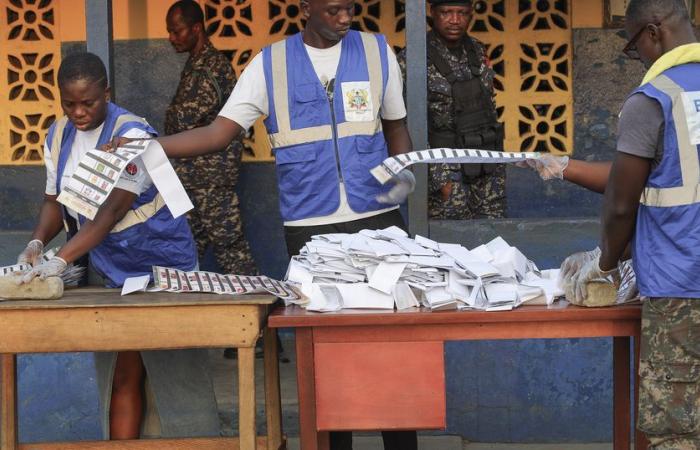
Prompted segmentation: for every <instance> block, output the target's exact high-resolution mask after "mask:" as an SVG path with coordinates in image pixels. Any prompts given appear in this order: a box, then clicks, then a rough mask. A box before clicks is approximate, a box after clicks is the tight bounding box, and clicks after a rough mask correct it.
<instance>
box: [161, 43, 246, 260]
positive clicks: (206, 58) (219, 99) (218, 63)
mask: <svg viewBox="0 0 700 450" xmlns="http://www.w3.org/2000/svg"><path fill="white" fill-rule="evenodd" d="M235 84H236V75H235V73H234V72H233V69H232V68H231V63H230V62H229V61H228V59H226V56H224V55H223V53H221V52H219V51H218V50H217V49H215V48H214V46H212V45H211V43H209V42H207V43H206V44H205V46H204V48H203V49H202V51H201V52H200V53H199V54H198V55H195V56H191V57H190V58H189V59H188V60H187V62H186V63H185V67H184V68H183V69H182V73H181V75H180V84H179V85H178V87H177V92H176V93H175V96H174V97H173V99H172V101H171V102H170V106H169V107H168V110H167V112H166V115H165V132H166V134H174V133H178V132H180V131H184V130H189V129H192V128H197V127H201V126H205V125H208V124H209V123H211V122H213V121H214V119H216V116H217V114H218V113H219V111H220V110H221V107H222V106H223V104H224V103H225V102H226V99H227V98H228V96H229V95H230V94H231V91H232V90H233V87H234V85H235ZM242 149H243V146H242V144H241V143H240V142H239V141H233V142H231V143H230V144H229V145H228V146H227V147H226V148H225V149H224V150H222V151H220V152H218V153H214V154H210V155H206V156H199V157H195V158H187V159H177V160H174V161H173V166H174V167H175V171H176V172H177V174H178V176H179V177H180V180H182V184H183V185H184V186H185V189H186V190H187V193H188V194H189V195H190V198H191V199H192V203H193V204H194V209H193V210H192V211H191V212H190V214H189V220H190V226H191V227H192V234H193V235H194V238H195V240H196V241H197V248H198V249H199V257H200V259H201V258H202V256H203V255H204V252H205V251H206V249H207V247H208V246H209V245H210V244H211V245H212V248H213V250H214V254H215V255H216V259H217V262H218V263H219V265H220V266H221V268H222V269H223V270H224V271H225V272H227V273H239V274H255V273H257V269H256V267H255V263H254V262H253V258H252V256H251V253H250V248H249V247H248V242H247V241H246V239H245V237H244V236H243V230H242V228H241V214H240V210H239V207H238V196H237V195H236V192H235V186H236V182H237V181H238V170H239V165H240V162H241V151H242Z"/></svg>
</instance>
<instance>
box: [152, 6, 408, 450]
mask: <svg viewBox="0 0 700 450" xmlns="http://www.w3.org/2000/svg"><path fill="white" fill-rule="evenodd" d="M300 6H301V9H302V12H303V14H304V17H305V19H306V27H305V30H304V31H303V32H302V33H299V34H296V35H294V36H291V37H289V38H287V39H285V40H283V41H280V42H277V43H274V44H272V45H271V46H269V47H266V48H265V49H263V51H262V52H261V53H259V54H258V55H257V56H256V57H255V58H254V59H253V60H252V61H251V62H250V64H249V65H248V67H247V68H246V69H245V71H244V72H243V73H242V75H241V77H240V79H239V81H238V83H237V84H236V87H235V88H234V90H233V93H232V94H231V96H230V97H229V99H228V101H227V102H226V104H225V106H224V108H223V109H222V110H221V112H220V113H219V116H218V117H217V118H216V120H214V122H212V123H211V124H210V125H208V126H206V127H202V128H197V129H193V130H189V131H186V132H183V133H179V134H176V135H172V136H164V137H161V138H158V141H159V142H160V143H161V145H162V146H163V148H164V149H165V151H166V153H167V154H168V156H169V157H171V158H182V157H193V156H199V155H203V154H207V153H211V152H214V151H216V150H218V149H221V148H223V147H225V146H226V145H227V144H228V143H229V142H230V141H231V140H232V139H235V138H237V137H239V136H240V135H241V134H242V133H243V132H244V131H245V130H247V129H248V128H250V127H251V126H252V125H253V123H254V122H255V121H256V120H257V119H258V118H259V117H262V116H266V119H265V126H266V128H267V132H268V136H269V138H270V142H271V144H272V148H273V150H274V152H275V162H276V167H277V180H278V186H279V194H280V211H281V214H282V218H283V220H284V225H285V238H286V241H287V249H288V251H289V254H290V255H295V254H297V253H298V251H299V250H300V249H301V248H302V247H303V246H304V244H305V243H306V242H307V241H309V240H310V238H311V236H313V235H315V234H322V233H354V232H357V231H360V230H361V229H364V228H368V229H377V228H386V227H389V226H392V225H395V226H399V227H401V228H405V225H404V222H403V219H402V218H401V215H400V213H399V211H398V205H399V204H400V203H402V202H403V201H405V199H406V197H407V196H408V194H409V193H410V192H412V191H413V188H414V186H415V179H414V177H413V175H412V173H411V172H410V171H403V172H401V173H400V174H399V175H398V176H397V177H396V178H395V179H394V180H393V181H394V183H393V184H390V185H388V186H382V185H380V184H379V183H378V182H377V181H376V180H375V179H374V178H373V177H372V175H371V174H370V169H372V168H373V167H375V166H377V165H378V164H380V163H381V162H382V161H383V160H384V159H385V158H386V157H388V156H389V155H397V154H400V153H404V152H408V151H411V150H412V144H411V139H410V137H409V134H408V130H407V128H406V124H405V118H406V108H405V106H404V102H403V95H402V89H403V85H402V80H401V70H400V68H399V66H398V63H397V62H396V56H395V55H394V54H393V52H392V51H391V48H390V47H389V46H388V45H387V43H386V40H385V38H384V36H382V35H373V34H367V33H359V32H357V31H351V30H350V25H351V24H352V20H353V14H354V11H355V2H354V1H352V0H301V1H300ZM383 436H384V442H385V448H387V449H401V450H411V449H415V448H416V447H417V444H416V435H415V432H412V431H405V432H391V433H389V432H386V433H383ZM331 448H332V449H349V448H352V436H351V435H350V433H331Z"/></svg>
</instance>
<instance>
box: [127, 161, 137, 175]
mask: <svg viewBox="0 0 700 450" xmlns="http://www.w3.org/2000/svg"><path fill="white" fill-rule="evenodd" d="M124 171H125V172H126V173H128V174H129V175H131V176H134V175H136V174H137V173H138V172H139V168H138V167H137V166H136V164H134V163H129V164H127V165H126V169H124Z"/></svg>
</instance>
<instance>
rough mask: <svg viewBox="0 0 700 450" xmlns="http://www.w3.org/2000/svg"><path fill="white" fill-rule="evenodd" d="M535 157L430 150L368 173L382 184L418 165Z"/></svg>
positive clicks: (397, 158)
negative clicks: (406, 169)
mask: <svg viewBox="0 0 700 450" xmlns="http://www.w3.org/2000/svg"><path fill="white" fill-rule="evenodd" d="M537 157H538V154H537V153H526V152H496V151H491V150H477V149H454V148H432V149H429V150H418V151H415V152H410V153H402V154H400V155H396V156H390V157H388V158H386V159H385V160H384V161H382V163H381V164H380V165H378V166H377V167H375V168H373V169H372V170H371V171H370V172H371V173H372V175H373V176H374V178H376V179H377V181H379V182H380V183H382V184H384V183H386V182H387V181H389V180H391V178H392V177H394V176H395V175H396V174H398V173H399V172H401V171H402V170H404V169H405V168H407V167H409V166H411V165H413V164H418V163H466V164H469V163H478V164H489V163H511V162H518V161H524V160H526V159H532V158H537Z"/></svg>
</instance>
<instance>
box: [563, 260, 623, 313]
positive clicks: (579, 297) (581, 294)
mask: <svg viewBox="0 0 700 450" xmlns="http://www.w3.org/2000/svg"><path fill="white" fill-rule="evenodd" d="M610 277H612V280H610V281H612V282H613V283H615V285H616V286H620V273H619V271H618V269H617V266H616V267H615V268H613V269H611V270H602V269H601V268H600V255H598V257H596V258H595V259H592V260H590V261H588V262H586V264H585V265H584V266H583V267H581V269H580V270H579V271H578V272H577V273H576V275H575V276H574V279H573V283H574V296H575V297H576V304H577V305H582V304H583V301H584V300H585V299H586V297H588V287H587V284H588V282H589V281H593V280H601V279H603V280H605V279H610Z"/></svg>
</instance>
